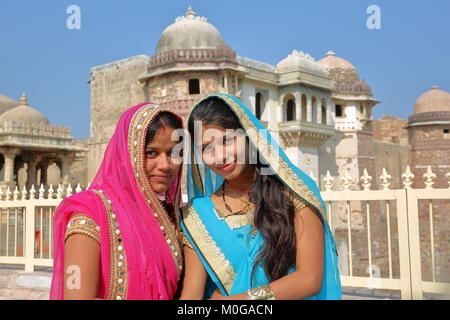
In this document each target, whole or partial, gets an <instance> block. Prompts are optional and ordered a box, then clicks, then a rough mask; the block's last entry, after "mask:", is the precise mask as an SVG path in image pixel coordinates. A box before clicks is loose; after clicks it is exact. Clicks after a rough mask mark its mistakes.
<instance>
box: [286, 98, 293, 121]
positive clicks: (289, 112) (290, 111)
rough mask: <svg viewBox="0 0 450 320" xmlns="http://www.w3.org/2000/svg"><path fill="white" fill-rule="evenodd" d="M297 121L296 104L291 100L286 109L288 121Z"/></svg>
mask: <svg viewBox="0 0 450 320" xmlns="http://www.w3.org/2000/svg"><path fill="white" fill-rule="evenodd" d="M294 119H295V103H294V100H292V99H289V100H288V102H287V107H286V121H293V120H294Z"/></svg>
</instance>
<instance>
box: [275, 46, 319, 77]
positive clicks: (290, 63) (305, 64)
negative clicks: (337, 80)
mask: <svg viewBox="0 0 450 320" xmlns="http://www.w3.org/2000/svg"><path fill="white" fill-rule="evenodd" d="M298 68H300V69H302V70H303V71H307V72H312V73H315V74H320V75H323V76H325V77H328V72H327V70H326V69H325V68H323V67H322V66H320V65H319V64H318V63H317V62H316V61H315V60H314V58H313V57H311V56H310V55H309V54H307V53H304V52H302V51H297V50H293V51H292V53H291V54H290V55H288V56H287V57H286V58H284V59H283V60H281V61H280V62H279V63H278V64H277V67H276V69H275V71H277V72H286V71H290V70H295V69H298Z"/></svg>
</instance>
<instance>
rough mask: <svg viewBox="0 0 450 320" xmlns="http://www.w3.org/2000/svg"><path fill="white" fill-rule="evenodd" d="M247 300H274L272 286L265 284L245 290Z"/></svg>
mask: <svg viewBox="0 0 450 320" xmlns="http://www.w3.org/2000/svg"><path fill="white" fill-rule="evenodd" d="M247 299H248V300H275V295H274V293H273V290H272V288H271V287H270V286H269V285H268V284H267V285H263V286H260V287H257V288H253V289H250V290H248V291H247Z"/></svg>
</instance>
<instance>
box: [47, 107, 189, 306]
mask: <svg viewBox="0 0 450 320" xmlns="http://www.w3.org/2000/svg"><path fill="white" fill-rule="evenodd" d="M178 128H182V120H181V118H179V117H178V116H176V115H175V114H174V113H172V112H170V111H168V110H167V109H164V108H161V107H158V106H155V105H153V104H151V103H144V104H139V105H137V106H134V107H132V108H130V109H128V110H127V111H125V112H124V113H123V115H122V116H121V118H120V120H119V122H118V124H117V127H116V130H115V132H114V134H113V136H112V138H111V140H110V142H109V144H108V147H107V148H106V151H105V154H104V159H103V162H102V163H101V166H100V168H99V170H98V172H97V175H96V176H95V178H94V181H93V182H92V185H91V186H90V188H89V190H86V191H83V192H80V193H77V194H75V195H73V196H70V197H69V198H66V199H64V200H63V201H62V203H61V204H60V205H59V206H58V208H57V210H56V212H55V216H54V230H53V235H54V266H53V279H52V285H51V291H50V299H115V300H121V299H151V300H158V299H161V300H164V299H173V298H174V297H175V296H176V294H177V285H178V280H179V278H180V275H181V272H182V252H181V247H180V239H181V237H180V230H179V227H178V226H179V223H178V219H179V215H178V211H179V210H178V208H179V204H180V199H181V194H180V189H181V188H180V181H181V160H182V156H180V159H174V158H173V157H172V155H173V154H172V149H174V148H175V147H176V146H178V145H179V141H178V140H177V141H173V140H174V139H172V138H171V136H172V133H173V132H174V130H176V129H178ZM180 139H181V138H180Z"/></svg>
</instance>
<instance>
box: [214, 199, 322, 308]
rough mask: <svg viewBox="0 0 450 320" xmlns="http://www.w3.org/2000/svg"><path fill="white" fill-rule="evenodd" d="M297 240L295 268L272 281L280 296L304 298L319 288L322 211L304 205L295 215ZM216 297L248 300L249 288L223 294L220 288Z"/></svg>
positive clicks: (289, 298) (271, 285) (280, 298)
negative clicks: (318, 211) (238, 292)
mask: <svg viewBox="0 0 450 320" xmlns="http://www.w3.org/2000/svg"><path fill="white" fill-rule="evenodd" d="M295 232H296V240H297V256H296V266H297V268H296V271H294V272H292V273H290V274H288V275H286V276H284V277H282V278H280V279H278V280H276V281H273V282H271V283H270V284H269V285H270V287H271V288H272V291H273V293H274V296H275V298H276V299H277V300H291V299H304V298H307V297H310V296H313V295H316V294H317V293H319V292H320V289H321V287H322V279H323V270H324V237H325V236H324V229H323V225H322V220H321V218H320V215H319V214H318V213H317V212H316V211H315V209H312V208H311V207H310V206H305V207H304V208H303V209H301V210H300V211H298V212H297V214H296V217H295ZM213 298H219V299H224V300H246V299H247V292H244V293H240V294H236V295H232V296H228V297H223V296H221V295H220V293H218V292H217V291H216V292H215V294H214V295H213Z"/></svg>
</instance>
